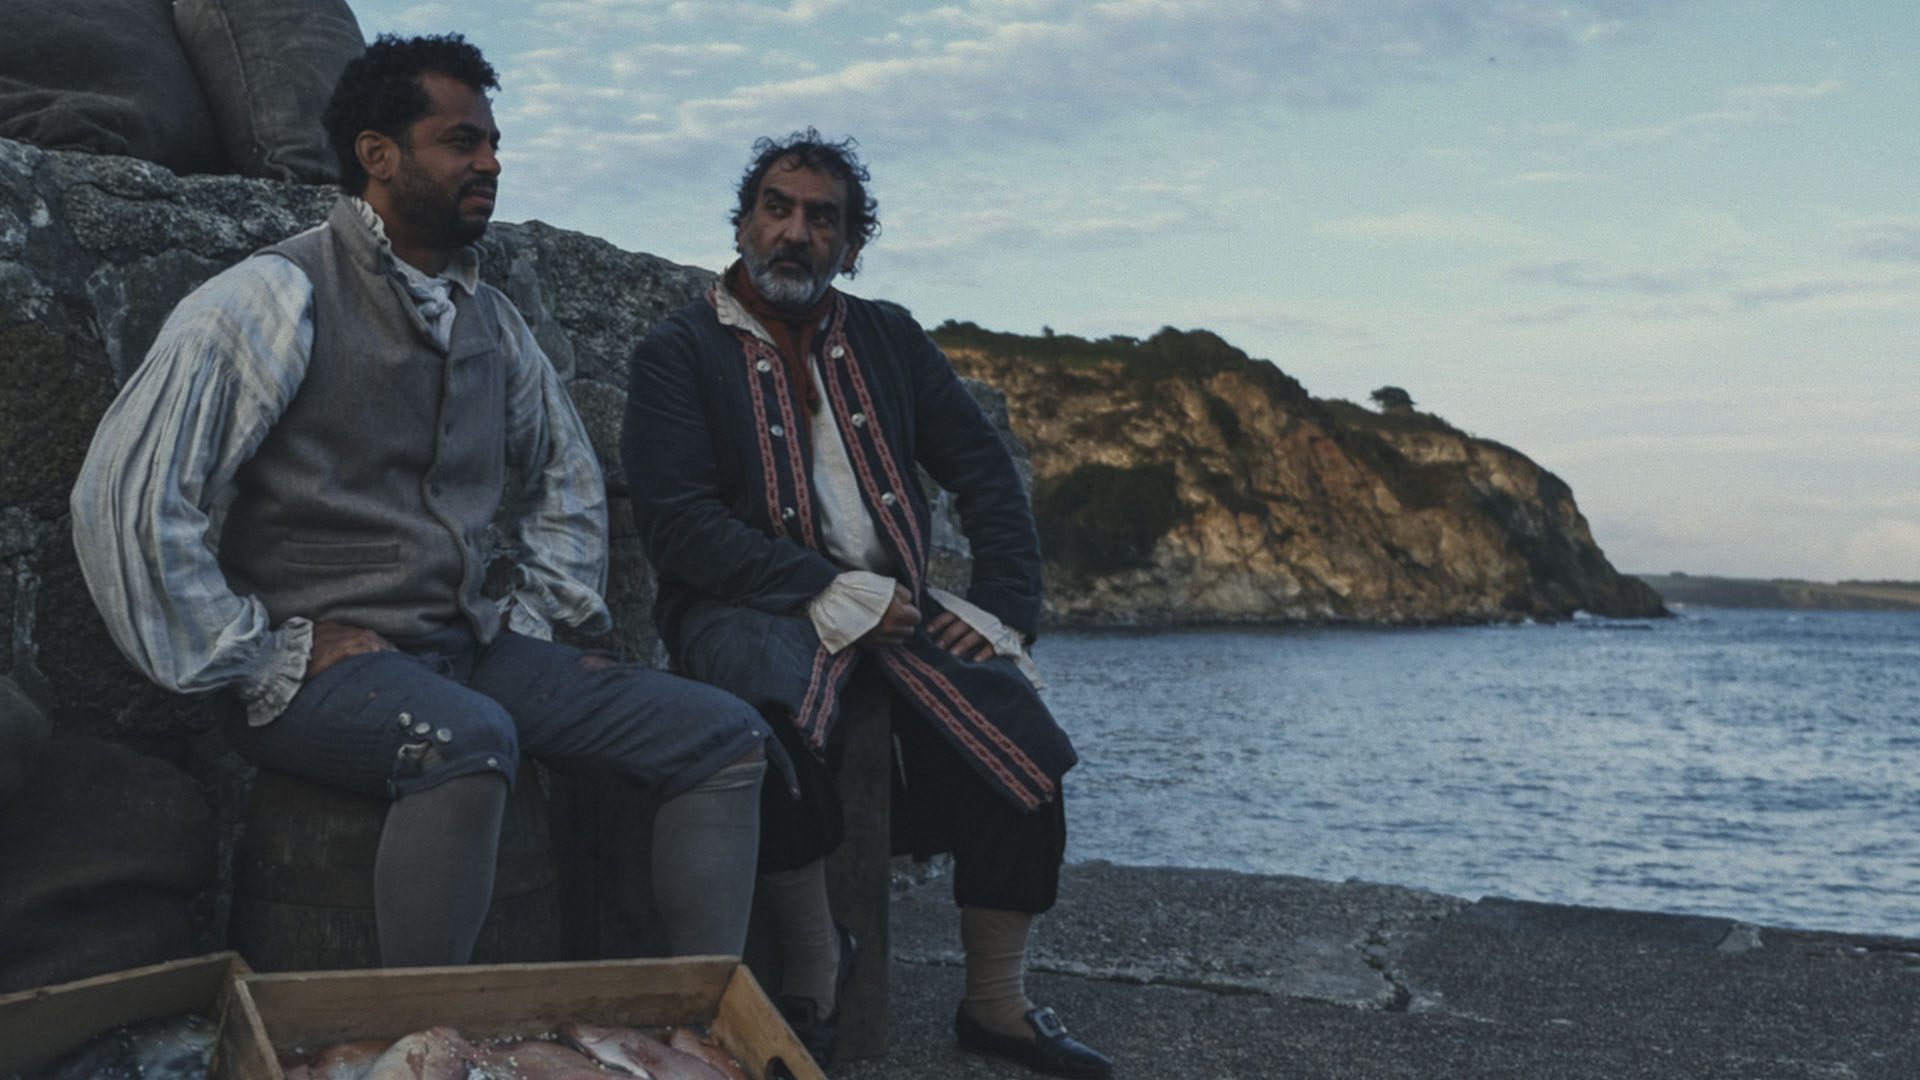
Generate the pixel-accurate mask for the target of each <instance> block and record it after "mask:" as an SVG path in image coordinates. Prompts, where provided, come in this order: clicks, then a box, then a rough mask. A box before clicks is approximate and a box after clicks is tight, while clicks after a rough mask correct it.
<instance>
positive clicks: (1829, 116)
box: [349, 0, 1920, 580]
mask: <svg viewBox="0 0 1920 1080" xmlns="http://www.w3.org/2000/svg"><path fill="white" fill-rule="evenodd" d="M349 2H350V3H351V5H352V7H353V9H354V12H355V14H356V15H357V16H358V18H359V20H360V25H361V29H362V30H363V31H364V32H365V33H366V34H367V36H368V37H372V36H373V35H374V34H375V33H379V32H383V31H394V32H399V33H423V32H440V31H444V30H451V29H457V30H460V31H463V32H464V33H466V34H467V36H468V37H469V38H471V39H472V40H474V41H475V42H476V43H478V44H479V45H480V46H481V47H482V48H483V49H485V50H486V51H487V53H488V55H489V57H490V58H491V59H492V60H493V62H494V63H495V65H496V66H497V67H498V68H499V69H500V72H501V77H502V81H503V84H504V85H503V89H502V91H501V92H500V94H499V95H498V97H497V98H496V100H495V109H496V115H497V117H498V119H499V121H500V124H501V127H502V129H503V130H504V132H505V146H504V150H505V153H504V155H503V163H504V165H505V169H506V171H505V174H504V176H503V178H502V199H501V205H500V210H499V217H500V219H501V220H508V221H519V220H526V219H531V218H538V219H540V220H543V221H547V222H549V223H552V224H554V225H558V226H562V227H565V228H570V229H578V230H581V231H584V232H589V233H593V234H595V235H599V236H603V237H605V238H607V239H609V240H611V241H613V242H614V243H616V244H619V245H620V246H622V247H626V248H630V249H634V250H640V251H648V252H652V253H655V254H657V255H661V256H664V257H666V258H669V259H673V260H676V261H679V262H685V263H692V264H695V265H700V266H706V267H709V268H713V269H719V268H720V267H722V266H723V265H724V264H725V262H726V261H727V259H728V257H729V254H730V242H731V237H730V234H729V229H728V227H727V224H726V215H727V211H728V202H729V199H730V198H731V188H732V185H733V183H734V182H735V180H736V179H737V178H738V175H739V172H740V170H741V168H742V167H743V166H744V164H745V162H746V159H747V155H748V147H749V145H750V144H751V142H752V141H753V139H754V138H755V137H756V136H759V135H763V134H784V133H786V132H788V131H791V130H793V129H795V128H799V127H805V126H808V125H813V126H816V127H818V128H819V129H820V130H821V131H822V132H823V133H825V134H828V135H830V136H834V137H838V136H842V135H853V136H855V137H856V138H857V139H858V140H859V143H860V145H861V148H862V151H863V153H864V154H865V155H866V157H867V159H868V161H869V164H870V165H871V167H872V170H873V183H874V192H875V194H876V195H877V196H878V197H879V200H880V217H881V221H882V226H883V232H882V236H881V237H880V239H879V240H878V241H877V242H876V243H875V245H874V246H873V247H872V249H871V250H870V252H869V253H868V256H867V258H866V260H865V264H864V267H863V270H862V272H861V274H860V276H859V277H858V278H857V279H855V280H854V281H852V282H850V283H846V284H847V285H848V287H849V288H850V290H851V291H854V292H856V293H860V294H863V295H869V296H883V297H888V298H891V299H894V300H898V301H899V302H901V303H903V304H906V305H907V306H908V307H910V308H912V309H913V311H914V313H915V314H916V315H917V316H918V317H919V318H920V319H921V321H922V322H924V323H926V324H928V325H933V324H936V323H939V322H940V321H942V320H945V319H949V318H954V319H964V320H971V321H973V322H977V323H980V324H981V325H983V326H986V327H989V328H992V329H997V330H1008V331H1015V332H1021V333H1038V332H1040V330H1041V328H1042V327H1043V326H1050V327H1052V328H1054V329H1055V330H1058V331H1060V332H1063V333H1073V334H1079V335H1082V336H1087V337H1105V336H1107V335H1110V334H1130V335H1135V336H1146V335H1149V334H1151V333H1153V332H1154V331H1155V330H1157V329H1158V328H1160V327H1161V326H1167V325H1171V326H1177V327H1181V328H1183V329H1192V328H1204V329H1209V330H1213V331H1215V332H1217V333H1219V334H1220V335H1221V336H1223V337H1225V338H1226V339H1227V340H1228V341H1230V342H1232V343H1233V344H1235V345H1237V346H1239V347H1240V348H1242V349H1245V350H1246V351H1247V352H1248V353H1250V354H1252V355H1253V356H1256V357H1261V358H1264V359H1267V360H1271V361H1273V362H1274V363H1276V364H1278V365H1279V366H1280V367H1281V368H1283V369H1284V370H1286V371H1287V372H1288V373H1289V374H1291V375H1293V376H1294V377H1296V378H1298V379H1299V380H1300V381H1301V382H1302V383H1304V384H1305V385H1306V387H1307V389H1308V390H1309V391H1311V392H1312V393H1314V394H1316V395H1318V396H1321V397H1343V398H1347V399H1349V400H1353V401H1357V402H1365V401H1366V400H1367V397H1368V394H1369V393H1370V392H1371V391H1372V390H1373V389H1374V388H1376V387H1378V386H1381V385H1384V384H1393V385H1396V386H1401V387H1404V388H1405V389H1407V390H1408V391H1409V392H1410V393H1411V394H1412V395H1413V397H1414V400H1415V402H1416V404H1417V405H1418V406H1419V407H1420V408H1422V409H1426V410H1430V411H1433V412H1436V413H1438V414H1439V415H1441V416H1443V417H1445V418H1446V419H1448V420H1449V421H1451V422H1453V423H1454V424H1456V425H1458V426H1460V427H1462V428H1465V429H1466V430H1468V431H1470V432H1473V433H1475V434H1477V435H1482V436H1485V437H1488V438H1492V439H1497V440H1499V441H1501V442H1504V443H1507V444H1509V445H1511V446H1514V447H1516V448H1518V449H1520V450H1522V451H1523V452H1525V453H1527V454H1528V455H1529V456H1531V457H1533V458H1534V459H1535V460H1537V461H1539V462H1540V463H1541V464H1543V465H1545V466H1546V467H1547V468H1549V469H1552V470H1553V471H1554V472H1556V473H1558V474H1559V475H1560V476H1561V477H1562V478H1563V479H1565V480H1566V481H1567V482H1568V483H1570V484H1571V485H1572V486H1573V490H1574V494H1575V497H1576V498H1577V499H1578V501H1579V503H1580V506H1581V508H1582V510H1583V511H1584V512H1585V513H1586V515H1587V519H1588V521H1589V522H1590V523H1591V524H1592V527H1593V531H1594V535H1595V538H1596V539H1597V540H1598V541H1599V542H1600V544H1601V546H1602V547H1603V548H1604V549H1605V550H1606V552H1607V554H1608V556H1609V557H1610V558H1611V559H1612V561H1613V562H1614V564H1615V565H1616V566H1618V567H1620V568H1622V569H1624V570H1629V571H1641V572H1664V571H1668V570H1685V571H1689V572H1692V573H1719V574H1733V575H1750V576H1767V577H1772V576H1794V577H1810V578H1815V579H1821V580H1837V579H1842V578H1896V577H1897V578H1905V579H1920V206H1917V205H1916V194H1915V180H1916V177H1920V140H1917V139H1916V131H1915V127H1916V121H1915V119H1914V117H1915V103H1916V102H1920V14H1917V13H1916V11H1915V9H1914V8H1913V6H1912V4H1911V0H1837V2H1835V3H1831V4H1825V3H1807V2H1803V0H1554V2H1536V0H1110V2H1103V3H1089V2H1071V0H956V2H950V3H924V4H923V3H900V2H881V0H713V2H700V3H696V2H673V0H466V2H464V3H440V2H428V3H417V2H410V0H349Z"/></svg>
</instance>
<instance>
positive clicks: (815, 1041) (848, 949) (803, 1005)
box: [774, 922, 855, 1068]
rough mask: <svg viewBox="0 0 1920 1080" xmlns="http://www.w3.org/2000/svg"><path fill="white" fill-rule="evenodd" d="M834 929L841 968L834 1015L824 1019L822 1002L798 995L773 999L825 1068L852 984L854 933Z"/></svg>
mask: <svg viewBox="0 0 1920 1080" xmlns="http://www.w3.org/2000/svg"><path fill="white" fill-rule="evenodd" d="M833 929H834V932H835V933H837V934H839V935H840V967H839V969H838V970H836V971H835V972H834V976H833V994H834V1009H833V1012H832V1013H831V1014H829V1015H827V1016H821V1015H820V1003H819V1002H817V1001H815V1000H813V999H812V998H809V997H801V996H799V995H798V994H781V995H780V996H779V997H777V998H775V999H774V1006H775V1007H776V1008H778V1009H779V1010H780V1016H781V1018H782V1019H784V1020H786V1022H787V1026H788V1027H790V1028H792V1029H793V1036H794V1038H796V1039H799V1040H800V1045H801V1046H804V1047H806V1048H807V1053H809V1054H811V1055H813V1062H814V1064H816V1065H819V1066H821V1067H823V1068H824V1067H825V1066H827V1065H829V1064H831V1063H832V1062H833V1044H834V1040H835V1039H836V1038H837V1037H838V1036H839V1034H840V1007H839V1003H840V1002H841V1001H843V1000H845V999H846V996H847V984H848V983H849V982H852V981H853V953H854V948H855V942H854V940H853V934H852V933H851V932H850V931H849V930H848V929H847V928H846V927H844V926H841V925H840V924H839V923H837V922H836V923H834V924H833Z"/></svg>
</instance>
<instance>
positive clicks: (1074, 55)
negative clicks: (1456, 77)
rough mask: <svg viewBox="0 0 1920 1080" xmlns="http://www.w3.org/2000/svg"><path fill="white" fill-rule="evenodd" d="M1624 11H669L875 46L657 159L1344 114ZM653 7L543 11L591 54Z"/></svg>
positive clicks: (1566, 47)
mask: <svg viewBox="0 0 1920 1080" xmlns="http://www.w3.org/2000/svg"><path fill="white" fill-rule="evenodd" d="M1614 6H1616V5H1612V4H1587V5H1578V4H1576V5H1566V4H1557V3H1537V2H1525V0H1521V2H1514V0H1411V2H1407V0H1402V2H1395V3H1388V2H1385V0H1375V2H1371V3H1338V2H1334V0H1289V2H1273V3H1248V2H1245V0H1187V2H1181V3H1174V2H1170V0H1110V2H1107V3H1098V4H1061V3H1052V2H1024V3H1008V2H1004V0H974V2H971V3H963V4H954V5H948V6H945V7H941V8H938V9H936V10H934V11H931V12H924V11H923V12H917V13H911V14H908V15H904V16H897V17H895V18H893V19H892V20H891V26H890V25H889V21H888V20H886V19H884V18H883V17H882V16H881V15H880V13H881V12H883V11H887V10H888V9H886V8H885V7H882V6H877V5H872V4H864V5H862V4H853V3H850V2H847V0H833V2H829V0H813V2H808V0H800V2H796V3H793V4H790V5H788V6H784V7H782V6H778V5H769V4H757V3H734V4H714V3H702V4H675V5H671V6H670V7H669V8H667V9H666V10H667V11H669V12H670V13H671V14H672V15H673V16H674V17H675V18H681V19H685V20H688V21H689V23H690V24H691V25H698V26H702V27H708V26H711V27H716V28H717V27H730V28H731V29H733V30H734V31H735V33H734V34H733V35H731V36H730V37H729V40H736V39H739V38H740V37H741V36H742V35H744V36H745V38H747V39H748V40H751V39H753V38H754V37H755V36H756V34H755V32H754V29H753V27H754V24H755V23H756V22H760V23H764V22H769V21H774V22H782V23H802V24H807V25H808V26H810V27H812V28H813V29H816V30H818V31H821V32H829V31H837V32H840V33H842V34H844V33H847V32H855V33H857V34H858V35H859V38H860V39H861V40H864V41H868V42H870V43H872V44H874V45H876V46H878V49H877V50H876V51H875V52H872V53H870V54H869V55H865V56H863V57H862V58H860V59H858V60H854V61H851V62H848V63H844V64H841V65H839V66H837V67H833V68H831V69H829V70H823V71H821V72H818V73H816V74H812V75H809V76H806V77H801V78H776V79H764V78H763V79H760V80H752V79H748V80H737V79H736V80H734V81H733V82H732V85H730V86H728V87H727V88H725V89H722V90H720V91H719V92H717V93H708V94H704V95H701V96H699V97H690V98H688V99H687V100H684V101H682V102H681V103H680V104H679V106H678V107H677V108H676V109H675V110H673V112H672V114H671V115H672V120H671V122H670V124H669V126H668V127H667V129H666V130H654V131H649V132H647V135H648V137H649V138H650V139H651V140H652V141H653V142H654V143H655V146H654V149H655V150H657V151H662V152H676V151H680V152H685V151H689V150H691V148H692V146H693V145H695V144H704V143H708V142H710V141H712V140H716V139H719V140H724V141H726V142H727V143H728V144H729V145H731V144H733V143H735V142H738V141H739V138H740V137H741V136H742V135H745V134H748V133H749V132H750V131H752V132H757V131H758V130H759V129H760V128H761V127H763V126H765V123H766V118H767V117H769V116H770V115H772V116H780V115H790V116H833V117H845V118H848V119H849V120H852V121H854V122H855V123H856V124H857V126H858V127H859V128H860V130H862V131H863V132H868V133H873V134H876V135H877V134H885V135H886V136H888V137H891V138H895V139H898V140H901V141H912V142H918V141H924V140H927V139H934V140H940V139H943V138H945V139H953V140H959V141H966V140H972V139H975V138H977V137H978V135H979V134H980V133H983V132H984V133H987V134H989V135H993V136H999V135H1003V134H1006V133H1008V132H1017V133H1021V134H1023V135H1026V136H1030V137H1035V138H1046V137H1049V136H1050V135H1055V134H1059V133H1061V132H1065V131H1069V130H1080V129H1082V128H1084V127H1085V126H1086V125H1089V124H1093V123H1099V122H1102V121H1104V120H1108V119H1121V118H1127V117H1132V116H1137V115H1138V114H1139V113H1140V112H1141V111H1142V110H1146V111H1154V110H1161V109H1174V108H1192V107H1196V106H1204V107H1213V108H1223V109H1241V108H1249V107H1260V106H1262V105H1264V104H1265V103H1269V102H1274V101H1279V102H1283V103H1287V104H1291V105H1293V106H1296V107H1302V108H1324V107H1330V106H1339V105H1345V104H1351V103H1354V102H1357V101H1359V100H1361V99H1363V98H1364V97H1365V96H1366V95H1367V93H1368V92H1369V90H1370V89H1371V87H1373V86H1375V85H1378V84H1380V83H1382V82H1384V81H1390V80H1396V79H1402V78H1409V77H1419V78H1425V77H1432V76H1433V74H1434V72H1435V71H1436V70H1437V69H1438V67H1439V66H1440V65H1444V64H1446V63H1449V62H1452V61H1455V60H1458V59H1461V58H1464V57H1468V56H1473V57H1477V56H1479V55H1480V54H1481V53H1482V52H1483V51H1485V50H1489V49H1497V50H1499V51H1501V52H1502V53H1503V54H1510V55H1516V56H1518V55H1531V56H1541V57H1557V56H1560V55H1564V54H1566V53H1569V52H1571V51H1572V50H1575V49H1577V48H1579V47H1580V42H1581V40H1582V39H1583V38H1590V36H1591V35H1590V34H1589V31H1590V30H1591V28H1592V27H1593V26H1595V25H1597V24H1599V23H1602V22H1605V21H1606V20H1605V19H1603V18H1601V15H1602V14H1604V13H1605V12H1606V11H1607V10H1610V9H1611V8H1613V7H1614ZM660 10H661V9H660V7H659V5H657V4H656V5H644V6H642V5H636V4H635V3H631V2H629V3H624V4H623V3H615V2H613V0H598V2H590V0H575V2H571V3H548V4H542V5H539V6H538V7H537V8H536V11H537V12H538V13H539V14H540V17H541V18H542V19H548V20H550V21H551V23H552V25H550V26H549V28H548V29H549V31H550V32H551V33H552V34H553V35H554V36H556V37H558V38H560V39H561V40H571V41H581V42H586V41H593V42H601V41H604V40H605V39H606V33H605V29H606V24H607V23H608V22H611V23H614V24H619V25H627V24H634V23H645V22H648V21H656V22H657V21H658V19H659V14H658V13H659V11H660ZM714 36H728V35H721V34H717V33H716V34H715V35H714ZM769 43H771V42H769ZM888 50H891V51H888ZM820 52H822V54H825V51H824V50H822V51H820ZM689 59H691V60H694V61H698V60H700V59H701V58H700V57H690V58H689ZM707 59H710V60H713V61H716V62H719V63H723V64H725V63H731V62H732V61H734V60H735V59H737V58H736V57H732V56H713V57H708V58H707ZM728 70H732V69H731V68H729V69H728Z"/></svg>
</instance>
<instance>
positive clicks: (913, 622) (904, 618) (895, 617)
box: [854, 582, 920, 648]
mask: <svg viewBox="0 0 1920 1080" xmlns="http://www.w3.org/2000/svg"><path fill="white" fill-rule="evenodd" d="M919 625H920V609H919V608H917V607H914V606H913V594H912V593H910V592H908V591H907V587H906V586H905V585H902V584H900V583H899V582H895V583H894V586H893V599H892V600H890V601H888V603H887V611H886V614H884V615H882V616H880V621H879V622H878V623H877V624H875V625H874V628H873V629H871V630H869V631H867V632H866V633H864V634H861V635H860V637H859V638H858V639H856V640H855V641H854V644H855V645H864V646H867V647H868V648H878V647H880V646H883V645H900V644H903V643H905V641H906V640H907V639H908V638H910V637H912V636H913V631H914V628H915V627H917V626H919Z"/></svg>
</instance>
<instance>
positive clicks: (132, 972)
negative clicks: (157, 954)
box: [0, 952, 249, 1075]
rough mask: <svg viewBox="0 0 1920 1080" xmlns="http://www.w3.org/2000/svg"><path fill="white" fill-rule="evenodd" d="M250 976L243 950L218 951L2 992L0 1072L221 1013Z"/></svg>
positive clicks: (29, 1069)
mask: <svg viewBox="0 0 1920 1080" xmlns="http://www.w3.org/2000/svg"><path fill="white" fill-rule="evenodd" d="M247 974H249V969H248V967H247V963H246V961H244V960H242V959H240V955H239V954H238V953H233V952H218V953H209V954H208V955H206V956H197V957H192V958H189V959H185V960H169V961H167V962H166V963H164V964H152V965H149V966H147V967H140V968H130V969H128V970H126V971H116V972H111V973H109V974H106V975H95V976H93V977H92V978H88V979H77V980H75V981H73V982H69V983H60V984H58V985H55V986H42V987H38V988H36V989H32V990H21V991H19V992H17V993H12V994H5V995H0V1073H20V1074H22V1075H30V1074H32V1073H36V1072H39V1071H40V1070H41V1069H44V1068H46V1067H47V1066H48V1065H51V1064H53V1063H54V1062H55V1061H57V1060H59V1059H60V1058H61V1057H62V1056H63V1055H65V1054H68V1053H71V1052H73V1051H75V1050H78V1049H80V1047H82V1046H84V1045H85V1044H86V1043H87V1041H88V1040H89V1039H92V1038H93V1037H94V1036H96V1035H100V1034H102V1033H103V1032H107V1031H111V1030H113V1029H114V1028H117V1027H119V1026H120V1025H122V1024H132V1023H137V1022H139V1021H141V1020H153V1019H157V1018H159V1017H163V1016H175V1015H178V1014H180V1013H199V1014H201V1015H202V1016H205V1017H208V1018H209V1019H215V1018H218V1017H220V1016H222V1015H224V1014H225V1013H226V1012H227V1011H228V1007H229V1005H230V998H231V995H232V994H233V991H234V985H235V980H237V979H239V978H240V977H242V976H244V975H247Z"/></svg>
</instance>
